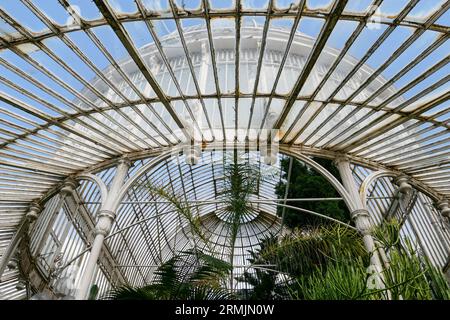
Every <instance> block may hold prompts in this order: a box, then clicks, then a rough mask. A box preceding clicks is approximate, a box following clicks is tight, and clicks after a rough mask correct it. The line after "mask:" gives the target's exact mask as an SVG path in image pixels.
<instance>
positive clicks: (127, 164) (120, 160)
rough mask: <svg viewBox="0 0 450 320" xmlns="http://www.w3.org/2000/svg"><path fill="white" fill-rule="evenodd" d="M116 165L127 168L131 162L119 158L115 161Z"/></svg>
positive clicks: (125, 158)
mask: <svg viewBox="0 0 450 320" xmlns="http://www.w3.org/2000/svg"><path fill="white" fill-rule="evenodd" d="M117 165H126V166H127V167H131V160H130V158H128V157H121V158H120V159H119V160H117Z"/></svg>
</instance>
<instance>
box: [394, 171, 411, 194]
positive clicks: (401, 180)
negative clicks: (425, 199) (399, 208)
mask: <svg viewBox="0 0 450 320" xmlns="http://www.w3.org/2000/svg"><path fill="white" fill-rule="evenodd" d="M410 179H411V178H410V177H409V176H407V175H406V174H400V175H398V176H397V177H396V178H395V180H394V183H395V184H396V185H398V191H399V192H401V193H403V194H406V193H408V192H409V191H411V190H412V186H411V185H410V184H409V183H408V182H409V180H410Z"/></svg>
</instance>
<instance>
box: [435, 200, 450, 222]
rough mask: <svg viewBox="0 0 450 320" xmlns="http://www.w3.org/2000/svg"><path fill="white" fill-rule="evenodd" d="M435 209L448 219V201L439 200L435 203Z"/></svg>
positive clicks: (449, 210)
mask: <svg viewBox="0 0 450 320" xmlns="http://www.w3.org/2000/svg"><path fill="white" fill-rule="evenodd" d="M436 205H437V207H438V208H439V210H440V211H441V214H442V215H443V216H444V217H447V218H450V208H449V201H448V200H447V199H444V198H443V199H441V200H439V201H438V202H437V203H436Z"/></svg>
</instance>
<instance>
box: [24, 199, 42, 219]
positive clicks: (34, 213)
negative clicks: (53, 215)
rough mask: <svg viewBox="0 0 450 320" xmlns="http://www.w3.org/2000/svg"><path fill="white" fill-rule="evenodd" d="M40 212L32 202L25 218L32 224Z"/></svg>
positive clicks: (35, 203)
mask: <svg viewBox="0 0 450 320" xmlns="http://www.w3.org/2000/svg"><path fill="white" fill-rule="evenodd" d="M41 211H42V207H41V206H40V205H39V204H38V203H37V202H32V203H31V204H30V207H29V208H28V212H27V214H26V215H25V217H26V218H27V219H28V220H29V221H30V222H33V221H35V220H36V219H37V218H38V216H39V213H41Z"/></svg>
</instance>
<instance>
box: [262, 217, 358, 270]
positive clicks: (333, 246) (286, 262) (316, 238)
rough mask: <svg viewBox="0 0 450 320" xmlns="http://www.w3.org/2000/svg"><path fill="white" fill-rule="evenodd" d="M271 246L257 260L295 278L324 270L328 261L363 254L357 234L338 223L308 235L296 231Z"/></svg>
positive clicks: (308, 232)
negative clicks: (320, 267)
mask: <svg viewBox="0 0 450 320" xmlns="http://www.w3.org/2000/svg"><path fill="white" fill-rule="evenodd" d="M270 244H271V245H269V246H266V247H265V248H264V250H262V251H261V252H260V254H259V257H260V258H259V259H260V260H258V261H261V262H263V263H264V262H268V263H269V264H271V265H276V267H275V268H276V270H278V271H279V272H282V273H285V274H289V275H290V276H294V277H296V276H301V275H305V274H309V273H311V272H313V271H315V268H316V267H318V266H323V267H324V268H325V267H326V265H327V263H328V261H329V260H330V259H335V258H336V257H338V256H340V255H342V254H349V255H350V256H352V257H355V258H358V257H365V255H366V251H365V248H364V245H363V243H362V240H361V236H360V235H359V234H358V232H356V231H355V230H354V229H351V228H347V227H344V226H342V225H340V224H337V223H336V224H331V225H327V226H318V227H315V228H314V229H310V230H308V231H307V232H306V231H304V230H302V229H296V230H294V231H293V232H292V233H290V234H288V235H286V236H284V237H282V238H280V239H277V241H271V242H270ZM258 263H259V262H258Z"/></svg>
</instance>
